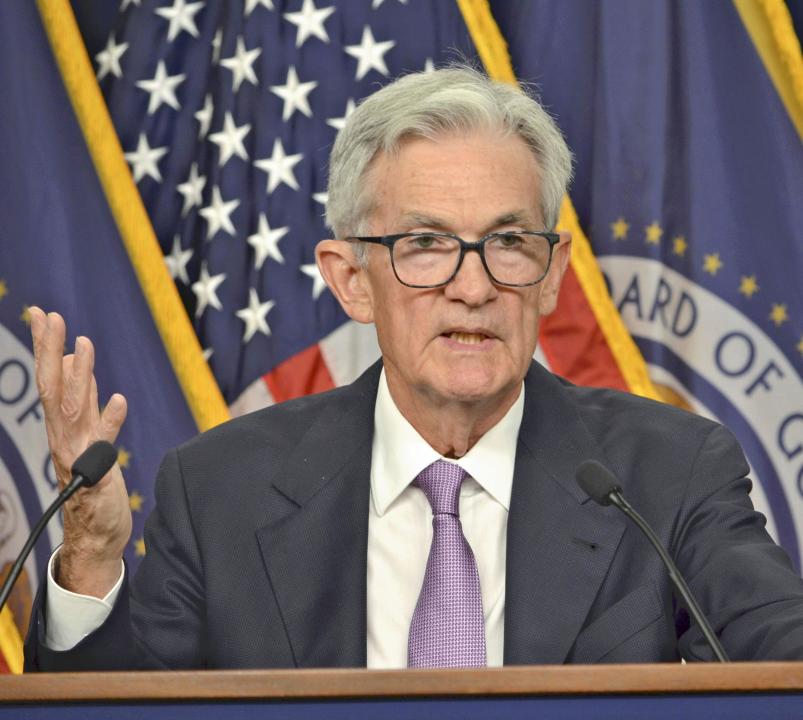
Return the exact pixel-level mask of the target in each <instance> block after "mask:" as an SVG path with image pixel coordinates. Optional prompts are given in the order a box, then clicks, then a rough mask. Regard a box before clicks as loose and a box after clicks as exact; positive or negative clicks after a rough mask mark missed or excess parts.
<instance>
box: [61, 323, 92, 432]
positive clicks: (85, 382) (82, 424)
mask: <svg viewBox="0 0 803 720" xmlns="http://www.w3.org/2000/svg"><path fill="white" fill-rule="evenodd" d="M94 362H95V361H94V348H93V347H92V343H91V342H90V341H89V338H85V337H79V338H76V340H75V354H74V355H73V356H72V362H68V360H67V358H65V362H64V364H63V369H64V375H63V380H62V383H63V389H62V395H61V410H62V413H63V415H64V417H65V419H66V420H67V422H68V423H69V424H70V425H71V426H72V427H73V429H74V430H76V431H79V432H80V431H81V430H88V429H89V427H90V423H91V419H92V414H91V411H90V409H89V399H90V395H91V387H92V370H93V368H94Z"/></svg>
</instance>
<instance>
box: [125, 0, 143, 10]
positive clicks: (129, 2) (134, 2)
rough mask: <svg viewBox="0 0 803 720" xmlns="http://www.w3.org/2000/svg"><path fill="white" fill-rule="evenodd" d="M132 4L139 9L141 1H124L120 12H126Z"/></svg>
mask: <svg viewBox="0 0 803 720" xmlns="http://www.w3.org/2000/svg"><path fill="white" fill-rule="evenodd" d="M131 3H133V4H134V5H136V6H137V7H139V3H140V0H123V4H122V5H121V6H120V11H121V12H122V11H123V10H125V9H126V8H127V7H128V6H129V5H131Z"/></svg>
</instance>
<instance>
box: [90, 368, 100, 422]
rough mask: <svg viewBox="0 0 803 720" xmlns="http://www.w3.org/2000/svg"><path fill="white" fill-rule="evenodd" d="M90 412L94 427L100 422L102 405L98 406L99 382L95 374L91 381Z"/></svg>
mask: <svg viewBox="0 0 803 720" xmlns="http://www.w3.org/2000/svg"><path fill="white" fill-rule="evenodd" d="M89 412H90V417H91V422H92V427H96V426H97V424H98V423H99V422H100V407H99V406H98V383H97V380H95V376H94V375H92V380H91V382H90V383H89Z"/></svg>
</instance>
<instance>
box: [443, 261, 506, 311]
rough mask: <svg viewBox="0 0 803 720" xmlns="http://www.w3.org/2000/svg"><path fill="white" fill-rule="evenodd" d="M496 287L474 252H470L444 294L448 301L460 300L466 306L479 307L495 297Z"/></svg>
mask: <svg viewBox="0 0 803 720" xmlns="http://www.w3.org/2000/svg"><path fill="white" fill-rule="evenodd" d="M497 292H498V290H497V287H496V285H495V284H494V282H493V280H491V278H490V276H489V275H488V273H487V272H486V270H485V266H484V265H483V264H482V258H481V257H480V254H479V253H478V252H476V251H473V250H470V251H468V252H467V253H466V254H465V256H464V257H463V262H462V264H461V265H460V269H459V270H458V271H457V275H455V276H454V278H452V281H451V282H450V283H449V284H448V285H446V286H445V287H444V294H445V295H446V297H447V298H449V299H450V300H460V301H462V302H464V303H466V305H471V306H479V305H482V304H483V303H486V302H488V300H491V299H492V298H494V297H496V295H497Z"/></svg>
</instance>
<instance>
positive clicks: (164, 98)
mask: <svg viewBox="0 0 803 720" xmlns="http://www.w3.org/2000/svg"><path fill="white" fill-rule="evenodd" d="M185 77H186V75H183V74H181V75H168V74H167V70H166V68H165V64H164V60H160V61H159V64H158V65H157V66H156V75H154V77H153V79H152V80H140V81H139V82H137V83H136V85H137V87H138V88H142V89H143V90H146V91H147V92H148V93H150V99H149V100H148V115H152V114H153V113H154V112H155V111H156V110H157V108H158V107H159V106H160V105H161V104H162V103H164V104H165V105H169V106H170V107H171V108H173V109H174V110H180V109H181V105H179V104H178V100H177V99H176V87H177V86H178V85H179V84H180V83H182V82H184V78H185Z"/></svg>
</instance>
